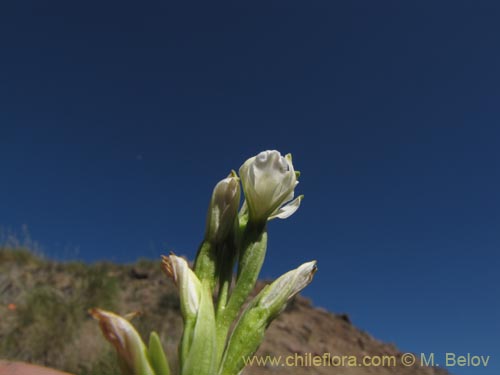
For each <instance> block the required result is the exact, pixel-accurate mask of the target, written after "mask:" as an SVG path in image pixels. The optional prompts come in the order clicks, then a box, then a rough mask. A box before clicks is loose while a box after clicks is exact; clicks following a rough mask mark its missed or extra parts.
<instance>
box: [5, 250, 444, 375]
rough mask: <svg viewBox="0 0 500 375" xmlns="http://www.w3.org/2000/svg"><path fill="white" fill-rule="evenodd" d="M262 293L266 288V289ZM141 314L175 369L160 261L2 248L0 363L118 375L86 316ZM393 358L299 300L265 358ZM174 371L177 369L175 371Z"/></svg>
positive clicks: (338, 319) (173, 331)
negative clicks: (95, 259) (71, 258)
mask: <svg viewBox="0 0 500 375" xmlns="http://www.w3.org/2000/svg"><path fill="white" fill-rule="evenodd" d="M260 287H262V284H260ZM95 306H99V307H102V308H105V309H112V310H114V311H118V312H120V313H123V314H125V313H128V312H131V311H141V312H142V313H143V315H142V316H141V317H138V318H136V319H135V320H134V324H135V325H136V327H137V328H138V330H139V332H140V333H141V335H143V337H147V334H149V332H150V331H152V330H156V331H157V332H158V333H159V335H160V337H161V340H162V343H163V346H164V348H165V350H166V352H167V354H168V356H169V361H170V362H171V363H172V364H175V363H176V361H177V355H176V350H177V343H178V340H179V338H180V335H181V331H182V320H181V318H180V314H179V300H178V294H177V290H176V288H175V287H174V286H173V284H172V283H171V281H170V280H168V279H167V278H166V277H165V275H163V274H162V272H161V270H160V266H159V261H151V260H140V261H138V262H136V263H135V264H131V265H116V264H112V263H97V264H92V265H88V264H85V263H82V262H65V263H60V262H54V261H51V260H48V259H44V258H43V257H41V256H39V255H36V254H33V253H32V252H31V251H30V250H29V249H27V248H15V249H14V248H10V247H0V359H9V360H21V361H27V362H31V363H36V364H42V365H45V366H50V367H54V368H58V369H62V370H65V371H68V372H72V373H75V374H79V375H115V374H116V375H118V374H119V373H120V372H119V369H118V367H117V365H116V364H115V363H116V361H115V360H114V356H115V353H114V350H113V349H112V347H111V346H110V345H109V344H108V343H107V342H105V340H104V338H103V337H102V335H101V334H100V332H99V328H98V327H97V325H96V324H95V322H93V321H91V318H90V317H89V315H88V312H87V311H88V309H89V308H91V307H95ZM295 353H298V355H305V354H307V353H312V355H322V354H323V353H332V354H337V355H357V356H361V355H395V356H398V355H400V353H399V352H398V350H397V349H396V348H395V347H394V346H393V345H388V344H383V343H381V342H379V341H377V340H375V339H374V338H372V337H371V336H370V335H368V334H366V333H364V332H362V331H360V330H358V329H356V328H355V327H354V326H353V325H352V324H351V323H350V322H349V319H348V317H347V316H345V315H334V314H331V313H329V312H326V311H324V310H322V309H317V308H314V307H312V306H311V304H310V303H309V301H308V300H306V299H304V298H302V297H300V296H299V297H296V298H295V299H294V301H293V302H292V303H291V304H290V306H289V307H288V308H287V310H286V311H285V312H284V313H283V315H282V316H281V317H279V318H278V319H277V320H276V321H275V322H274V323H273V324H272V325H271V327H270V329H269V331H268V332H267V334H266V340H265V342H264V344H263V345H262V346H261V348H260V350H259V352H258V354H259V355H263V356H266V355H274V356H279V355H282V356H287V355H294V354H295ZM173 367H175V366H173ZM245 373H246V374H250V375H252V374H254V375H256V374H292V375H293V374H352V375H356V374H359V375H361V374H374V373H376V374H380V375H383V374H398V375H404V374H408V375H411V374H415V375H417V374H422V375H425V374H428V375H431V374H442V373H445V372H443V371H442V370H437V369H432V368H418V367H397V368H391V367H387V368H383V367H382V368H381V367H378V368H374V367H366V368H349V367H348V368H332V367H301V366H297V367H288V366H285V367H282V366H272V365H270V364H268V365H266V366H261V367H259V366H257V365H254V366H250V367H248V368H247V369H246V370H245Z"/></svg>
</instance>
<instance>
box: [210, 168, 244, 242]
mask: <svg viewBox="0 0 500 375" xmlns="http://www.w3.org/2000/svg"><path fill="white" fill-rule="evenodd" d="M239 205H240V179H239V178H238V176H237V175H236V172H234V171H231V173H230V174H229V176H228V177H226V178H225V179H223V180H222V181H220V182H219V183H218V184H217V185H215V188H214V190H213V193H212V199H211V200H210V206H209V208H208V214H207V225H206V233H205V239H206V240H208V241H210V242H212V243H218V242H220V241H223V240H224V239H225V238H226V237H227V235H228V234H229V232H230V231H231V230H233V228H234V222H235V219H236V217H237V215H238V207H239Z"/></svg>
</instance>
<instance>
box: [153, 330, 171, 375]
mask: <svg viewBox="0 0 500 375" xmlns="http://www.w3.org/2000/svg"><path fill="white" fill-rule="evenodd" d="M148 350H149V360H150V362H151V366H152V367H153V370H154V372H155V374H156V375H170V367H169V366H168V360H167V357H166V356H165V352H164V351H163V346H162V345H161V341H160V337H159V336H158V334H157V333H156V332H154V331H153V332H151V334H150V335H149V349H148Z"/></svg>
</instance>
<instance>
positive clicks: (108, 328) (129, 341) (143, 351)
mask: <svg viewBox="0 0 500 375" xmlns="http://www.w3.org/2000/svg"><path fill="white" fill-rule="evenodd" d="M89 312H90V314H91V315H92V317H93V318H94V319H96V320H97V321H98V322H99V326H100V327H101V331H102V333H103V335H104V337H105V338H106V340H108V341H109V342H110V343H111V344H112V345H113V346H114V347H115V349H116V351H117V353H118V357H119V358H120V363H122V364H123V366H122V370H123V372H124V374H126V375H155V373H154V371H153V369H152V368H151V364H150V363H149V359H148V354H147V348H146V345H145V344H144V342H143V341H142V339H141V337H140V335H139V333H137V331H136V330H135V328H134V327H133V326H132V324H131V323H130V322H129V321H128V320H127V319H125V318H123V317H121V316H119V315H116V314H114V313H112V312H110V311H105V310H101V309H97V308H94V309H91V310H90V311H89Z"/></svg>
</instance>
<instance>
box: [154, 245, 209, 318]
mask: <svg viewBox="0 0 500 375" xmlns="http://www.w3.org/2000/svg"><path fill="white" fill-rule="evenodd" d="M162 268H163V270H164V271H165V273H166V274H167V275H168V276H169V277H170V278H171V279H172V280H173V281H174V283H175V284H176V285H177V287H178V288H179V295H180V300H181V309H182V312H183V314H184V316H185V317H188V318H189V317H195V316H196V314H197V313H198V308H199V306H200V298H201V282H200V280H199V279H198V277H196V275H195V273H194V272H193V271H192V270H191V268H189V265H188V264H187V262H186V261H185V260H184V259H183V258H181V257H178V256H176V255H174V254H172V255H170V256H168V257H167V256H162Z"/></svg>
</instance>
